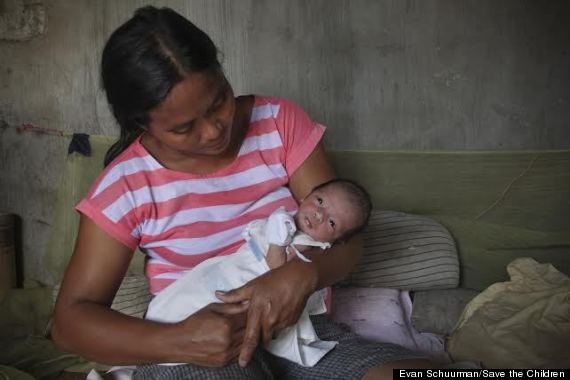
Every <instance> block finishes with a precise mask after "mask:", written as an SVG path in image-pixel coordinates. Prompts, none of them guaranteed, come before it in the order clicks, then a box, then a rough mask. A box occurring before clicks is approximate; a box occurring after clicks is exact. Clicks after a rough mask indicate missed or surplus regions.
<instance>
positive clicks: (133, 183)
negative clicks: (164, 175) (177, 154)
mask: <svg viewBox="0 0 570 380" xmlns="http://www.w3.org/2000/svg"><path fill="white" fill-rule="evenodd" d="M160 169H161V167H160V166H158V165H157V164H156V161H154V160H152V159H151V157H150V156H146V157H144V156H143V157H140V156H138V155H137V154H136V153H135V152H134V150H133V149H132V146H131V147H129V148H127V150H125V151H124V152H123V153H122V154H121V155H120V156H119V157H118V158H117V159H116V160H115V161H113V163H111V164H110V165H109V166H108V167H106V168H105V170H103V172H102V173H101V175H100V176H99V178H97V180H96V181H95V183H94V184H93V186H92V188H91V190H90V191H89V193H88V194H87V196H86V197H85V198H84V199H83V200H82V201H81V202H79V204H78V205H77V206H76V208H75V209H76V210H77V211H79V212H81V213H82V214H84V215H86V216H87V217H89V218H90V219H91V220H93V221H94V222H95V223H96V224H97V225H98V226H99V227H100V228H102V229H103V230H104V231H105V232H107V233H108V234H109V235H111V236H112V237H113V238H115V239H116V240H118V241H120V242H121V243H123V244H124V245H126V246H127V247H129V248H131V249H133V250H134V249H136V248H137V247H138V245H139V243H140V233H139V230H138V206H140V205H141V204H142V203H143V200H142V199H141V198H142V197H144V194H146V191H145V187H146V186H148V183H147V179H146V178H147V174H146V173H148V172H151V171H155V170H160ZM137 190H139V191H137Z"/></svg>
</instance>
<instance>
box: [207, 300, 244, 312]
mask: <svg viewBox="0 0 570 380" xmlns="http://www.w3.org/2000/svg"><path fill="white" fill-rule="evenodd" d="M210 308H211V310H212V311H215V312H216V313H220V314H229V315H233V314H241V313H244V312H245V311H246V310H247V309H248V308H249V302H247V301H246V302H241V303H212V304H210Z"/></svg>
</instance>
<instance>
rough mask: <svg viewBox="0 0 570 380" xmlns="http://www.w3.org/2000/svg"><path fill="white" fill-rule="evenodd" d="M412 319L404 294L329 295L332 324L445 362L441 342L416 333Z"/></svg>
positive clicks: (352, 291) (353, 291)
mask: <svg viewBox="0 0 570 380" xmlns="http://www.w3.org/2000/svg"><path fill="white" fill-rule="evenodd" d="M411 315H412V301H411V299H410V295H409V292H408V291H406V290H398V289H384V288H356V287H346V288H335V289H333V292H332V311H331V319H332V320H333V321H336V322H340V323H344V324H346V325H348V326H350V327H351V329H352V330H353V331H354V332H355V333H357V334H359V335H360V336H362V337H364V338H366V339H369V340H372V341H378V342H388V343H394V344H398V345H400V346H403V347H406V348H409V349H410V350H412V351H418V352H421V353H423V354H426V355H429V356H430V357H432V358H434V359H440V360H443V361H446V360H447V356H446V354H445V352H444V347H443V340H442V339H441V338H440V337H439V336H436V335H434V334H428V333H425V334H424V333H420V332H418V331H417V330H416V329H415V328H414V327H413V326H412V323H411Z"/></svg>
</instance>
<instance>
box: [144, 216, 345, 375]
mask: <svg viewBox="0 0 570 380" xmlns="http://www.w3.org/2000/svg"><path fill="white" fill-rule="evenodd" d="M264 227H265V224H264V222H259V223H257V222H256V223H253V224H250V226H249V227H248V230H247V234H246V236H247V239H248V240H247V243H245V244H244V245H242V247H240V249H239V250H238V251H237V252H236V253H234V254H231V255H228V256H221V257H214V258H211V259H208V260H205V261H203V262H201V263H200V264H198V265H197V266H195V267H194V268H192V269H191V270H189V271H188V272H187V273H186V274H184V276H183V277H181V278H180V279H178V280H176V281H175V282H174V283H173V284H172V285H170V286H168V287H167V288H166V289H164V290H162V291H161V292H160V293H159V294H158V295H157V296H156V297H155V298H154V299H153V300H152V301H151V303H150V304H149V308H148V311H147V314H146V317H145V318H146V319H150V320H155V321H161V322H178V321H181V320H183V319H185V318H187V317H188V316H190V315H192V314H194V313H195V312H197V311H198V310H200V309H201V308H203V307H204V306H206V305H208V304H210V303H213V302H220V300H219V299H218V298H216V296H215V294H214V293H215V291H216V290H221V291H229V290H232V289H235V288H239V287H240V286H242V285H244V284H245V283H247V282H249V281H251V280H252V279H254V278H256V277H258V276H260V275H261V274H263V273H265V272H267V271H269V267H268V266H267V263H266V261H265V255H266V253H267V250H268V247H269V242H268V241H267V240H266V238H265V231H264ZM281 239H282V240H286V239H283V238H282V237H281ZM292 244H300V245H309V246H316V247H321V248H326V247H328V246H329V244H328V243H321V242H317V241H315V240H313V239H311V238H310V237H309V236H308V235H306V234H303V233H297V234H295V236H294V237H293V239H292ZM324 293H325V292H316V293H314V294H313V295H311V297H310V298H309V300H308V302H307V306H306V307H305V309H304V311H303V312H302V314H301V317H300V318H299V321H298V322H297V324H295V325H293V326H291V327H289V328H286V329H284V330H283V331H281V332H280V333H279V334H278V335H277V337H276V339H273V340H271V341H270V342H269V344H267V345H266V346H265V348H266V350H267V351H269V352H271V353H272V354H274V355H276V356H279V357H282V358H285V359H289V360H291V361H294V362H296V363H298V364H300V365H303V366H313V365H315V364H316V363H317V362H318V361H319V360H320V359H321V358H322V357H323V356H324V355H325V354H326V353H327V352H329V351H330V350H331V349H333V348H334V346H335V345H336V344H337V342H324V341H321V340H320V339H319V337H318V336H317V334H316V332H315V330H314V328H313V325H312V323H311V321H310V319H309V315H312V314H322V313H324V312H326V306H325V300H324ZM174 364H176V363H174Z"/></svg>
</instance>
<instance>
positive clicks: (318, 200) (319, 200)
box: [317, 197, 323, 205]
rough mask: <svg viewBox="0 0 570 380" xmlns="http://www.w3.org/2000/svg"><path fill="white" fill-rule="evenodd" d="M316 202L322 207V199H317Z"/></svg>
mask: <svg viewBox="0 0 570 380" xmlns="http://www.w3.org/2000/svg"><path fill="white" fill-rule="evenodd" d="M317 202H318V204H320V205H322V204H323V198H321V197H317Z"/></svg>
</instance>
